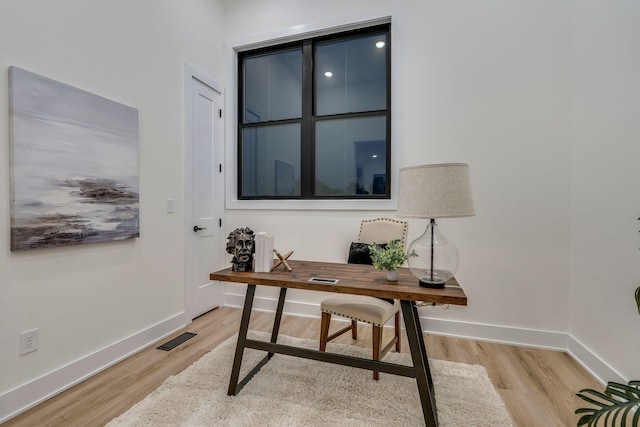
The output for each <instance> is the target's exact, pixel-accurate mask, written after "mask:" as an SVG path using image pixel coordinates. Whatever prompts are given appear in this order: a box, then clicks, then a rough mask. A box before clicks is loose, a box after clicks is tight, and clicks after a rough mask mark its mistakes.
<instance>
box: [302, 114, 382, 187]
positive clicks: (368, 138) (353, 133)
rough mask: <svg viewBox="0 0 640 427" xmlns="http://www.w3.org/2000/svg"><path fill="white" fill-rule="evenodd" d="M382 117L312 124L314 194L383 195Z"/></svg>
mask: <svg viewBox="0 0 640 427" xmlns="http://www.w3.org/2000/svg"><path fill="white" fill-rule="evenodd" d="M386 135H387V131H386V117H385V116H376V117H365V118H353V119H341V120H322V121H318V122H316V153H315V154H316V195H318V196H351V195H366V194H369V195H376V194H378V195H385V193H386V185H387V174H386V165H387V157H386V147H387V143H386Z"/></svg>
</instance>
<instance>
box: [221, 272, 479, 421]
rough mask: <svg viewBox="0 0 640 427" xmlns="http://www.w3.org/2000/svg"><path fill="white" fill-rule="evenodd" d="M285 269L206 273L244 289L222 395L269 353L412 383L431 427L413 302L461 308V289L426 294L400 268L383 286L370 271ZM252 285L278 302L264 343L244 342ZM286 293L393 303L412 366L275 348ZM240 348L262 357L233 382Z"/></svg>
mask: <svg viewBox="0 0 640 427" xmlns="http://www.w3.org/2000/svg"><path fill="white" fill-rule="evenodd" d="M289 264H290V265H291V268H292V269H293V271H291V272H287V271H283V270H277V271H272V272H270V273H254V272H246V273H239V272H234V271H231V268H227V269H225V270H221V271H218V272H215V273H211V275H210V278H211V280H220V281H225V282H236V283H247V284H248V286H247V295H246V297H245V301H244V308H243V311H242V319H241V321H240V330H239V331H238V343H237V345H236V351H235V356H234V361H233V367H232V369H231V378H230V380H229V390H228V393H227V394H228V395H230V396H231V395H235V394H237V393H238V392H239V391H240V390H241V389H242V387H244V385H245V384H246V383H247V382H249V380H251V378H252V377H253V376H254V375H255V374H256V373H257V372H258V371H259V370H260V368H262V366H264V365H265V364H266V363H267V362H268V361H269V360H270V359H271V357H272V356H273V354H274V353H279V354H287V355H289V356H296V357H302V358H305V359H312V360H318V361H321V362H329V363H336V364H340V365H345V366H352V367H356V368H362V369H367V370H372V371H373V370H376V371H379V372H386V373H389V374H395V375H402V376H406V377H411V378H415V379H416V383H417V385H418V392H419V394H420V401H421V404H422V411H423V413H424V419H425V422H426V425H427V426H428V427H435V426H437V425H438V416H437V413H436V402H435V396H434V394H433V381H432V379H431V371H430V369H429V361H428V358H427V351H426V348H425V345H424V340H423V338H422V328H421V326H420V318H419V317H418V310H417V308H416V301H427V302H433V303H438V304H454V305H464V306H466V305H467V296H466V295H465V293H464V291H463V290H462V288H460V287H459V286H458V283H457V282H456V280H455V279H451V280H450V281H449V282H447V287H445V289H429V288H422V287H420V286H418V281H417V279H416V278H415V277H414V276H413V275H412V274H411V272H410V271H409V270H408V269H406V268H402V269H400V279H399V280H398V281H397V282H389V281H387V280H386V278H385V272H383V271H378V270H375V269H374V268H373V267H372V266H370V265H360V264H335V263H324V262H312V261H289ZM311 277H322V278H335V279H338V280H339V281H338V283H336V284H331V283H318V282H309V279H310V278H311ZM256 285H263V286H275V287H278V288H280V297H279V299H278V306H277V309H276V316H275V320H274V324H273V330H272V332H271V341H270V342H266V341H257V340H251V339H247V330H248V328H249V318H250V316H251V309H252V306H253V299H254V296H255V291H256ZM288 288H291V289H304V290H312V291H321V292H334V293H345V294H352V295H369V296H375V297H382V298H394V299H399V300H400V306H401V308H402V315H403V318H404V324H405V330H406V333H407V340H408V342H409V348H410V350H411V359H412V361H413V366H404V365H398V364H394V363H388V362H381V361H374V360H371V359H362V358H357V357H351V356H344V355H339V354H334V353H328V352H321V351H316V350H309V349H303V348H298V347H292V346H287V345H282V344H277V339H278V331H279V329H280V321H281V319H282V309H283V307H284V300H285V296H286V292H287V289H288ZM245 348H252V349H256V350H263V351H266V352H267V355H266V356H265V358H264V359H263V360H262V361H261V362H260V363H258V364H257V365H256V366H255V367H254V368H253V370H252V371H251V372H249V373H248V374H247V376H246V377H245V378H243V379H242V380H241V381H240V382H238V380H239V375H240V365H241V364H242V355H243V354H244V349H245Z"/></svg>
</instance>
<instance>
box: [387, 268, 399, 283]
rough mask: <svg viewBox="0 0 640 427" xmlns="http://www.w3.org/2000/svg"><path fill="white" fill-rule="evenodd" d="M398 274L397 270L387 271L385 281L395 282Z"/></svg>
mask: <svg viewBox="0 0 640 427" xmlns="http://www.w3.org/2000/svg"><path fill="white" fill-rule="evenodd" d="M399 274H400V272H399V271H398V270H393V271H391V270H387V280H388V281H390V282H397V281H398V276H399Z"/></svg>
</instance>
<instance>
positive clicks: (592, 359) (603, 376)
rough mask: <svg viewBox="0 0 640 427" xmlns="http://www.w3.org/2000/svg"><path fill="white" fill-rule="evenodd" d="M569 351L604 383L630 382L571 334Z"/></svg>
mask: <svg viewBox="0 0 640 427" xmlns="http://www.w3.org/2000/svg"><path fill="white" fill-rule="evenodd" d="M566 350H567V353H569V354H570V355H571V357H573V358H574V359H575V360H576V361H577V362H578V363H579V364H580V365H582V367H583V368H584V369H586V370H587V371H589V373H590V374H591V375H593V376H594V377H595V378H596V379H597V380H598V381H600V382H601V383H602V384H603V385H604V384H606V383H607V382H609V381H615V382H618V383H623V384H626V383H627V382H629V380H628V379H627V378H624V377H623V376H622V375H620V373H619V372H618V371H616V370H615V369H613V368H612V367H611V366H609V364H608V363H606V362H605V361H604V360H602V359H600V358H599V357H598V356H596V355H595V354H594V353H593V352H592V351H591V350H590V349H589V348H587V347H586V346H585V345H584V344H582V343H581V342H580V341H578V340H577V339H575V338H574V337H572V336H569V340H568V343H567V349H566Z"/></svg>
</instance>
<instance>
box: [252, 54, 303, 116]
mask: <svg viewBox="0 0 640 427" xmlns="http://www.w3.org/2000/svg"><path fill="white" fill-rule="evenodd" d="M243 78H244V100H243V105H244V111H243V114H242V115H243V117H242V120H243V123H257V122H266V121H269V120H283V119H293V118H299V117H300V116H301V115H302V49H295V50H288V51H284V52H278V53H270V54H265V55H258V56H251V57H247V58H245V59H244V76H243Z"/></svg>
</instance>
